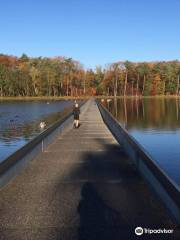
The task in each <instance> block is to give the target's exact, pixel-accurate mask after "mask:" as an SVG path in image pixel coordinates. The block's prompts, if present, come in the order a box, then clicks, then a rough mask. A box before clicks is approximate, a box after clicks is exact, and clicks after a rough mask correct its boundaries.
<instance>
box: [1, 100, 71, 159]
mask: <svg viewBox="0 0 180 240" xmlns="http://www.w3.org/2000/svg"><path fill="white" fill-rule="evenodd" d="M72 104H73V101H51V102H49V104H47V102H46V101H32V102H30V101H28V102H16V101H13V102H11V101H9V102H0V162H1V161H3V160H4V159H5V158H6V157H7V156H9V155H10V154H11V153H13V152H14V151H16V150H17V149H18V148H20V147H21V146H23V145H24V144H25V143H27V142H28V141H29V140H30V139H32V138H33V137H35V136H37V135H38V134H39V133H40V132H41V131H43V130H41V129H40V128H39V123H40V122H41V121H44V122H45V123H46V127H48V126H49V125H51V124H53V123H54V122H55V121H57V120H59V119H60V118H62V117H63V116H64V115H65V114H66V113H67V112H69V111H71V110H72V109H71V108H72Z"/></svg>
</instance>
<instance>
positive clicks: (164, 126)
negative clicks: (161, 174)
mask: <svg viewBox="0 0 180 240" xmlns="http://www.w3.org/2000/svg"><path fill="white" fill-rule="evenodd" d="M105 104H106V106H107V108H108V109H109V111H110V112H111V113H112V114H113V115H114V116H115V117H116V119H117V120H118V121H119V122H120V123H121V124H122V125H123V126H124V127H125V128H126V129H127V130H128V131H129V132H130V134H131V135H132V136H133V137H134V138H135V139H136V140H137V141H138V142H139V143H140V144H141V145H142V146H143V147H144V148H145V149H146V151H147V152H148V153H149V155H151V156H152V157H153V159H154V160H155V161H156V162H157V163H158V164H159V165H160V166H161V168H163V169H164V170H165V172H166V173H168V175H169V176H170V177H171V178H172V179H173V180H174V181H175V182H176V183H177V184H178V185H180V99H164V98H163V99H160V98H159V99H158V98H154V99H153V98H149V99H139V100H136V99H118V100H116V101H115V100H113V101H111V102H109V103H105Z"/></svg>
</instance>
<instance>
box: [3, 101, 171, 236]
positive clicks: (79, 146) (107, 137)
mask: <svg viewBox="0 0 180 240" xmlns="http://www.w3.org/2000/svg"><path fill="white" fill-rule="evenodd" d="M86 105H87V106H86V107H85V109H84V111H83V112H82V113H81V115H80V120H81V126H80V128H78V129H73V127H72V128H71V129H69V130H67V131H65V132H64V133H63V134H61V135H59V137H58V138H57V139H56V140H55V141H54V142H53V143H52V144H51V145H50V146H49V147H48V148H47V149H46V150H45V152H43V153H42V154H40V155H38V156H37V157H36V158H35V159H34V160H33V161H32V162H31V163H30V164H29V166H28V167H27V168H26V169H25V170H24V171H23V172H22V173H21V174H20V175H19V176H17V177H16V178H15V179H14V180H12V181H11V182H10V183H9V184H8V185H6V186H5V187H3V188H2V189H1V190H0V240H26V239H27V240H36V239H38V240H47V239H48V240H53V239H59V240H60V239H62V240H71V239H74V240H94V239H98V240H101V239H102V240H106V239H109V240H110V239H111V240H113V239H118V240H120V239H122V240H126V239H136V236H135V234H134V229H135V227H137V226H142V227H146V228H164V227H166V228H168V229H169V228H174V224H173V223H172V222H171V220H170V218H169V216H168V215H167V213H166V211H165V210H164V208H163V207H162V206H161V204H160V203H159V201H158V200H157V199H156V197H155V196H154V195H153V194H152V192H151V191H150V190H149V188H148V187H147V185H146V183H145V182H144V181H143V179H142V178H141V177H140V176H139V175H138V174H137V172H136V171H135V169H134V168H133V166H132V165H131V162H130V161H129V159H128V158H127V156H126V155H125V153H124V152H123V149H122V147H121V146H120V145H119V144H118V143H117V142H116V140H115V139H114V137H113V136H112V134H111V132H110V131H109V130H108V128H107V127H106V125H105V124H104V122H103V120H102V117H101V115H100V112H99V109H98V107H97V105H96V103H95V101H94V100H89V101H88V102H87V103H86ZM147 237H148V238H147V239H156V238H155V236H153V238H150V237H151V236H147ZM163 237H165V236H163ZM169 237H170V236H167V238H163V239H171V238H169ZM174 237H175V236H174ZM138 239H142V238H140V237H139V238H138ZM143 239H146V238H145V235H144V238H143ZM157 239H160V238H157ZM172 239H175V238H172Z"/></svg>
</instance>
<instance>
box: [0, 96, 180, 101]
mask: <svg viewBox="0 0 180 240" xmlns="http://www.w3.org/2000/svg"><path fill="white" fill-rule="evenodd" d="M92 97H94V98H97V99H102V98H105V99H107V98H111V99H112V98H115V97H114V96H81V97H71V96H68V97H67V96H64V97H61V96H59V97H47V96H41V97H0V101H39V100H44V101H47V100H49V101H53V100H54V101H57V100H75V99H76V100H83V99H89V98H92ZM116 98H117V99H122V98H133V99H134V98H135V99H143V98H162V99H163V98H167V99H168V98H169V99H170V98H173V99H180V95H179V96H177V95H154V96H117V97H116Z"/></svg>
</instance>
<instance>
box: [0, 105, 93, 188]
mask: <svg viewBox="0 0 180 240" xmlns="http://www.w3.org/2000/svg"><path fill="white" fill-rule="evenodd" d="M84 103H85V102H83V103H82V104H81V106H80V111H81V113H83V112H84V111H85V109H86V108H87V105H88V101H87V102H86V103H85V104H84ZM72 123H73V114H72V112H70V113H69V114H67V115H66V116H64V117H63V118H62V119H60V120H59V121H57V122H56V123H54V124H53V125H51V126H50V127H49V128H47V129H46V130H45V131H44V132H42V133H41V134H39V135H38V136H37V137H35V138H34V139H32V140H31V141H29V142H28V143H27V144H26V145H24V146H23V147H21V148H20V149H18V150H17V151H16V152H14V153H13V154H12V155H10V156H9V157H8V158H6V159H5V160H4V161H3V162H1V163H0V188H1V187H3V186H5V185H6V184H7V183H8V182H9V181H10V180H12V179H13V178H14V177H15V176H17V175H18V174H19V173H20V172H21V171H22V170H23V169H24V168H25V167H26V166H27V165H28V163H29V162H30V161H31V160H33V159H34V158H35V157H36V156H37V155H38V154H40V153H41V152H43V151H44V150H45V149H46V148H47V146H48V145H49V144H51V143H52V142H53V141H54V139H56V137H57V136H58V135H59V134H61V133H64V132H65V131H68V130H69V129H70V128H72Z"/></svg>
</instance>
